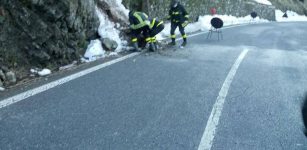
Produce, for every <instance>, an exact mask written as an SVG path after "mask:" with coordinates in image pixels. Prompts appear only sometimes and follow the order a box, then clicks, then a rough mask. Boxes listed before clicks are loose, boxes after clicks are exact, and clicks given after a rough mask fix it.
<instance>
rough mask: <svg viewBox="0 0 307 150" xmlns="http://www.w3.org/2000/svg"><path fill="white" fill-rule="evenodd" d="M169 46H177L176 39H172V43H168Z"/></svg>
mask: <svg viewBox="0 0 307 150" xmlns="http://www.w3.org/2000/svg"><path fill="white" fill-rule="evenodd" d="M168 45H171V46H175V45H176V41H175V39H172V42H170V43H168Z"/></svg>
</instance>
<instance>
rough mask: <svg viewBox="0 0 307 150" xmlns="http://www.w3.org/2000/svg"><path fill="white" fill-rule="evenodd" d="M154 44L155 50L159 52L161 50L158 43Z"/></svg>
mask: <svg viewBox="0 0 307 150" xmlns="http://www.w3.org/2000/svg"><path fill="white" fill-rule="evenodd" d="M153 44H154V48H155V50H158V49H159V47H158V43H157V42H154V43H153Z"/></svg>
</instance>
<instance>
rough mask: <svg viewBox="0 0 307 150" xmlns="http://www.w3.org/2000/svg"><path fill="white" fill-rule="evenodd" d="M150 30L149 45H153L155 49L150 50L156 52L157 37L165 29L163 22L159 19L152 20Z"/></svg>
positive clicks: (150, 48)
mask: <svg viewBox="0 0 307 150" xmlns="http://www.w3.org/2000/svg"><path fill="white" fill-rule="evenodd" d="M149 28H150V31H149V38H150V41H149V43H152V44H151V45H152V46H153V47H149V50H151V51H155V50H157V39H156V35H157V34H158V33H160V32H161V31H162V30H163V29H164V24H163V21H161V20H159V19H157V18H153V19H150V26H149ZM149 46H150V45H149Z"/></svg>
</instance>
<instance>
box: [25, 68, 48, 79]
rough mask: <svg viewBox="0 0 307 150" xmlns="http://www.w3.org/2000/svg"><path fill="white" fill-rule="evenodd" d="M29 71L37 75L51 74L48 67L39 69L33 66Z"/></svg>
mask: <svg viewBox="0 0 307 150" xmlns="http://www.w3.org/2000/svg"><path fill="white" fill-rule="evenodd" d="M30 72H31V73H32V74H34V76H35V75H39V76H41V77H42V76H47V75H49V74H51V70H50V69H46V68H45V69H42V70H40V69H38V68H35V69H30Z"/></svg>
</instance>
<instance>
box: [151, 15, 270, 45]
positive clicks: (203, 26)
mask: <svg viewBox="0 0 307 150" xmlns="http://www.w3.org/2000/svg"><path fill="white" fill-rule="evenodd" d="M213 17H218V18H221V19H222V20H223V22H224V26H230V25H237V24H245V23H260V22H262V23H263V22H269V21H268V20H265V19H260V18H259V17H257V18H255V19H253V18H252V17H251V16H250V15H249V16H246V17H234V16H230V15H214V16H212V15H205V16H200V17H199V18H198V22H195V23H191V24H189V25H188V26H187V27H186V29H185V31H186V32H187V33H192V32H197V31H206V30H209V29H210V28H211V23H210V21H211V19H212V18H213ZM176 34H177V35H179V34H180V32H179V30H178V29H177V30H176ZM169 36H170V24H169V23H167V24H166V25H165V29H164V30H163V31H162V32H161V33H160V34H159V35H158V36H157V38H158V39H159V40H162V39H165V38H167V37H169Z"/></svg>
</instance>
